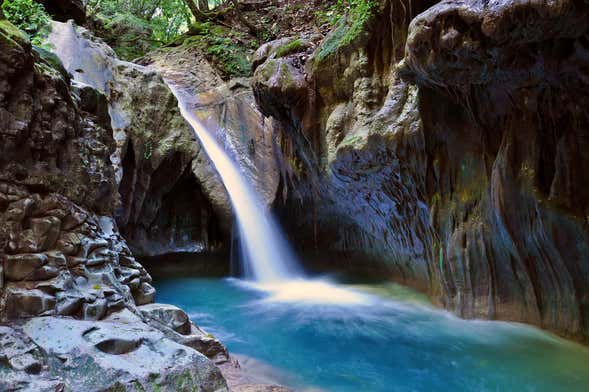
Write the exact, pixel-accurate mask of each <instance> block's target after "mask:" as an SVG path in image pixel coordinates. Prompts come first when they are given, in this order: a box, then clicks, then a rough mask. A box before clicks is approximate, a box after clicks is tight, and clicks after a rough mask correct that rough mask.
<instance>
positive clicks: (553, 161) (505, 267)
mask: <svg viewBox="0 0 589 392" xmlns="http://www.w3.org/2000/svg"><path fill="white" fill-rule="evenodd" d="M588 33H589V6H587V4H583V3H579V2H574V1H559V2H554V3H550V2H542V1H531V2H512V1H498V2H492V3H487V2H479V1H475V2H470V1H468V2H467V1H451V2H450V1H443V2H441V3H439V4H437V5H435V6H434V7H432V8H430V9H429V10H428V11H426V12H425V13H423V14H421V15H419V16H418V17H417V18H415V20H414V21H413V22H412V24H411V28H410V34H409V38H408V40H407V52H406V56H405V61H404V65H403V71H402V72H403V74H404V75H405V76H406V78H407V79H410V80H413V81H415V82H416V83H417V84H418V85H419V86H420V108H421V117H422V120H423V123H424V129H425V138H426V149H427V157H428V171H427V179H426V182H427V190H426V195H427V196H426V198H427V199H428V204H429V205H430V210H431V216H432V225H433V226H434V227H435V228H436V231H437V232H438V236H439V239H440V243H441V248H440V251H439V260H438V262H439V264H440V267H441V268H442V281H441V285H442V287H443V293H444V296H443V302H444V304H445V306H447V307H448V308H451V309H453V310H455V311H456V312H457V313H458V314H460V315H463V316H465V317H488V318H499V319H509V320H518V321H525V322H531V323H534V324H537V325H541V326H543V327H545V328H548V329H551V330H554V331H557V332H559V333H561V334H563V335H566V336H572V337H575V338H580V339H587V338H589V286H588V285H587V283H588V282H589V230H588V228H589V214H588V212H589V186H588V185H589V174H588V171H587V168H589V154H588V153H589V116H588V114H587V111H586V109H585V108H586V107H587V105H588V104H589V94H588V92H587V91H588V87H589V75H588V73H587V59H588V57H587V56H588V54H589V46H588V44H587V34H588Z"/></svg>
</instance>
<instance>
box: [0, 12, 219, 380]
mask: <svg viewBox="0 0 589 392" xmlns="http://www.w3.org/2000/svg"><path fill="white" fill-rule="evenodd" d="M0 49H1V50H0V146H1V147H0V149H1V154H0V323H2V327H0V374H2V377H1V380H0V389H2V390H35V391H45V390H47V391H49V390H51V391H55V390H88V391H92V390H121V391H128V390H129V391H130V390H137V389H140V390H164V391H176V390H191V391H192V390H194V391H226V390H227V388H226V382H225V380H224V379H223V376H222V375H221V373H220V370H219V369H218V368H217V367H216V366H215V363H226V362H228V361H229V357H228V354H227V351H226V349H225V348H224V347H223V346H222V345H221V343H220V342H219V341H217V340H216V339H214V338H211V337H210V336H208V335H207V334H206V333H205V332H204V331H202V330H201V329H200V328H198V327H196V326H195V325H193V324H192V323H191V322H190V321H189V319H188V316H187V315H186V314H185V313H184V312H183V311H182V310H180V309H178V308H175V307H172V306H169V305H162V304H154V303H153V301H154V295H155V289H154V288H153V287H152V286H151V285H150V282H151V277H150V276H149V274H148V273H147V272H146V271H145V269H144V268H143V267H142V266H141V264H139V263H138V262H137V261H136V260H135V259H134V257H133V255H132V254H131V252H130V250H129V248H128V247H127V245H126V242H125V240H124V239H123V238H122V237H121V235H120V233H119V229H118V226H117V223H116V221H115V219H114V218H113V215H114V211H115V208H116V205H117V197H116V193H117V181H116V177H115V171H114V169H113V165H112V162H111V160H110V158H111V154H113V153H114V152H115V142H114V140H113V132H112V129H111V128H110V121H109V119H108V115H107V113H106V112H105V108H106V105H105V104H104V102H105V97H104V96H103V95H102V94H101V92H99V91H97V90H95V89H94V88H91V87H89V86H88V85H83V84H80V83H79V82H76V81H71V80H70V79H69V77H68V75H67V73H66V72H64V70H63V67H61V66H60V65H59V61H58V59H56V58H55V57H54V56H51V55H50V54H49V53H47V52H45V51H42V50H39V49H36V50H35V51H34V50H33V49H32V47H31V44H30V43H29V41H28V39H27V38H26V37H25V36H24V35H23V34H22V33H21V32H20V31H19V30H17V29H16V28H15V27H14V26H13V25H11V24H10V23H8V22H6V21H5V20H0ZM101 102H102V103H101ZM207 357H209V358H211V359H212V360H214V361H215V363H213V362H212V361H211V360H210V359H208V358H207Z"/></svg>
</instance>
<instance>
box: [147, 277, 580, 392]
mask: <svg viewBox="0 0 589 392" xmlns="http://www.w3.org/2000/svg"><path fill="white" fill-rule="evenodd" d="M348 287H349V286H348ZM354 287H355V289H356V290H362V291H364V292H367V293H368V292H369V293H370V294H369V297H367V298H369V301H367V303H366V304H355V303H352V304H349V305H333V304H331V305H329V304H323V305H321V304H314V303H309V302H307V301H302V303H300V302H299V303H296V302H295V303H293V302H288V301H287V302H284V301H268V300H267V299H268V298H267V297H268V294H266V293H264V292H262V291H258V290H255V289H252V288H251V287H248V286H245V285H243V284H240V283H239V282H238V281H235V280H230V279H218V278H182V279H169V280H162V281H160V282H159V284H157V289H158V296H157V300H158V301H159V302H165V303H172V304H175V305H178V306H180V307H182V308H183V309H184V310H186V311H187V312H188V314H189V315H190V316H191V318H192V320H193V321H194V322H195V323H197V324H198V325H200V326H201V327H203V328H204V329H206V330H207V331H208V332H210V333H212V334H213V335H215V336H216V337H218V338H219V339H220V340H221V341H222V342H223V343H225V344H226V345H227V346H228V348H229V350H230V352H233V353H240V354H245V355H247V356H250V357H253V358H255V359H258V360H261V361H264V362H266V363H268V364H270V365H272V366H273V367H275V368H277V369H279V370H282V371H284V372H285V373H287V374H288V377H286V378H283V379H282V380H281V381H282V382H285V383H287V384H289V386H291V387H294V388H296V389H297V390H305V389H307V388H309V389H311V388H317V389H321V390H326V391H376V392H378V391H589V350H588V349H587V348H585V347H583V346H580V345H577V344H575V343H571V342H566V341H564V340H562V339H559V338H556V337H554V336H553V335H550V334H547V333H545V332H543V331H540V330H538V329H536V328H532V327H527V326H522V325H518V324H511V323H503V322H488V321H466V320H461V319H458V318H456V317H454V316H452V315H450V314H449V313H447V312H444V311H441V310H438V309H434V308H432V307H430V306H428V305H427V304H426V303H424V302H422V301H421V300H420V298H419V296H418V295H415V294H411V292H409V291H407V290H405V289H402V288H400V287H399V286H395V285H392V284H386V285H378V286H354Z"/></svg>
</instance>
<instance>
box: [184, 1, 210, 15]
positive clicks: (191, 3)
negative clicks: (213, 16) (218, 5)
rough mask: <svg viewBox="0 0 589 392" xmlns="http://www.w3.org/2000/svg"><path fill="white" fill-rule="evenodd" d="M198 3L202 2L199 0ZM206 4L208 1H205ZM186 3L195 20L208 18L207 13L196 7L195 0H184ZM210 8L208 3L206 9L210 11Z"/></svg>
mask: <svg viewBox="0 0 589 392" xmlns="http://www.w3.org/2000/svg"><path fill="white" fill-rule="evenodd" d="M198 1H199V3H201V2H202V0H198ZM205 2H206V0H205ZM184 3H185V4H186V6H187V7H188V9H189V10H190V12H191V13H192V16H194V19H196V20H203V19H205V18H206V15H205V13H204V12H203V11H201V10H200V8H199V7H197V6H196V3H195V2H194V0H184ZM208 8H209V7H208V2H207V7H206V9H208Z"/></svg>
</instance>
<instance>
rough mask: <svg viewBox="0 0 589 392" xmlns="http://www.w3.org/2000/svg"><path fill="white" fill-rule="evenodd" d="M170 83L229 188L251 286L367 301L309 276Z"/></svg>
mask: <svg viewBox="0 0 589 392" xmlns="http://www.w3.org/2000/svg"><path fill="white" fill-rule="evenodd" d="M168 85H169V87H170V89H171V90H172V92H173V93H174V95H175V96H176V98H177V99H178V102H179V105H178V106H179V108H180V111H181V113H182V116H183V117H184V118H185V119H186V121H187V122H188V123H189V124H190V125H191V127H192V129H193V130H194V132H195V134H196V136H197V137H198V139H199V140H200V141H201V143H202V146H203V147H204V149H205V151H206V153H207V155H208V156H209V158H210V159H211V161H212V162H213V164H214V166H215V169H216V170H217V172H218V173H219V175H220V176H221V179H222V180H223V183H224V185H225V188H226V189H227V193H228V194H229V197H230V199H231V203H232V206H233V210H234V212H235V214H236V216H237V223H238V225H239V231H240V234H241V236H240V238H241V245H242V250H243V252H242V260H240V262H241V263H243V264H244V266H245V268H244V271H246V273H247V274H246V278H247V279H251V280H253V282H251V286H252V287H253V288H256V289H258V290H263V291H266V292H267V293H269V297H268V300H269V301H279V302H304V303H331V304H363V303H366V301H367V298H368V296H366V295H362V294H359V293H356V292H354V291H351V290H347V289H344V288H341V287H337V286H336V285H334V284H332V283H329V282H326V281H322V280H309V279H306V278H305V276H304V274H303V273H302V271H301V268H300V267H299V264H298V261H297V260H296V257H295V256H294V253H293V251H292V250H291V249H290V246H289V244H288V243H287V241H286V240H285V239H284V236H283V235H282V232H281V230H280V228H279V227H278V225H277V224H276V223H275V222H274V220H273V218H272V217H271V216H270V214H269V212H268V211H266V209H265V208H264V206H263V204H262V201H261V200H260V198H259V197H258V195H257V193H256V191H255V190H254V188H253V186H251V184H249V183H248V181H247V179H246V177H245V176H244V175H243V174H242V172H241V170H240V168H239V166H238V165H237V163H236V162H235V161H234V160H233V159H231V157H230V155H229V154H228V153H227V151H225V149H224V148H223V147H222V146H221V145H220V144H219V143H218V142H217V139H216V138H215V137H214V135H213V134H212V133H211V132H210V131H209V130H208V129H206V128H205V127H204V126H203V125H202V123H201V122H200V120H199V119H198V118H197V116H196V114H195V113H194V110H191V109H190V105H189V104H188V103H187V100H186V99H184V98H185V97H183V95H182V93H181V92H180V91H179V90H178V89H177V88H176V87H175V86H174V85H173V84H172V83H168Z"/></svg>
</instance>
